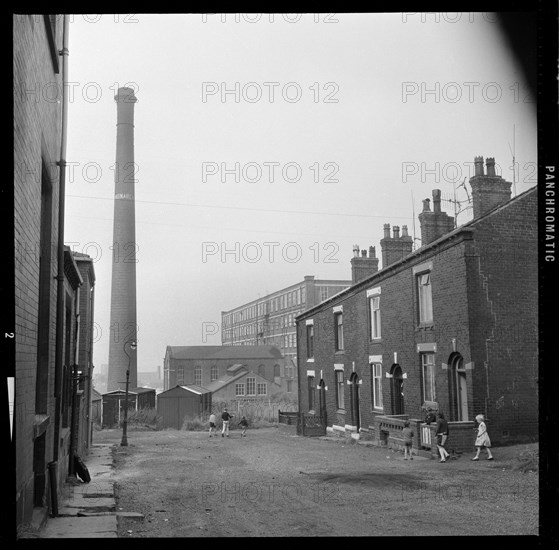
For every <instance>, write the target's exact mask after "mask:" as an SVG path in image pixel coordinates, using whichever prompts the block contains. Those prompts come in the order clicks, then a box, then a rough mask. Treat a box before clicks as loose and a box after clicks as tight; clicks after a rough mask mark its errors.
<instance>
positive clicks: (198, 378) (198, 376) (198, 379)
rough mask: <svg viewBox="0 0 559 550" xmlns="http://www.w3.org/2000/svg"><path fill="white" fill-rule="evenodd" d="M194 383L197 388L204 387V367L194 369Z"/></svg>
mask: <svg viewBox="0 0 559 550" xmlns="http://www.w3.org/2000/svg"><path fill="white" fill-rule="evenodd" d="M194 383H195V384H196V385H197V386H201V385H202V367H194Z"/></svg>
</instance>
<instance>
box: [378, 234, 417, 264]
mask: <svg viewBox="0 0 559 550" xmlns="http://www.w3.org/2000/svg"><path fill="white" fill-rule="evenodd" d="M380 246H381V248H382V267H383V268H385V267H388V266H389V265H391V264H393V263H395V262H397V261H399V260H401V259H402V258H405V257H406V256H407V255H408V254H411V252H412V250H413V239H412V238H411V237H410V236H409V235H408V226H407V225H403V226H402V235H400V228H399V227H398V226H397V225H395V226H394V227H393V228H392V237H391V236H390V224H389V223H385V224H384V238H382V239H381V240H380Z"/></svg>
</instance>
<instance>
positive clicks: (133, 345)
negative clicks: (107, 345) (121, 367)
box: [120, 340, 136, 447]
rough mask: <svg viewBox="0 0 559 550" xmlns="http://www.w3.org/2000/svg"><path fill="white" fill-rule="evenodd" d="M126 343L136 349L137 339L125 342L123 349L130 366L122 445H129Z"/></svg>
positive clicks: (125, 396) (125, 394)
mask: <svg viewBox="0 0 559 550" xmlns="http://www.w3.org/2000/svg"><path fill="white" fill-rule="evenodd" d="M126 344H130V349H132V350H134V349H136V341H135V340H130V341H128V340H127V341H126V342H124V346H123V348H122V349H123V350H124V353H126V356H127V357H128V368H127V369H126V391H125V393H124V420H123V421H122V440H121V441H120V446H121V447H128V435H127V429H128V384H129V382H130V354H129V353H128V352H127V351H126Z"/></svg>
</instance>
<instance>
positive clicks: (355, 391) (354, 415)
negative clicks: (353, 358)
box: [349, 372, 361, 432]
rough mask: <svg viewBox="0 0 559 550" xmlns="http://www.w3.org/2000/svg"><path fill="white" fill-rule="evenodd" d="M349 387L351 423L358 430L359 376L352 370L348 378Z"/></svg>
mask: <svg viewBox="0 0 559 550" xmlns="http://www.w3.org/2000/svg"><path fill="white" fill-rule="evenodd" d="M349 381H350V388H351V423H352V425H353V426H355V427H356V428H357V432H359V428H360V427H361V426H360V418H359V377H358V376H357V374H356V373H355V372H354V373H353V374H352V375H351V377H350V379H349Z"/></svg>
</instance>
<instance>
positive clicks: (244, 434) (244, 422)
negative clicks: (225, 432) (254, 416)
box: [239, 416, 248, 437]
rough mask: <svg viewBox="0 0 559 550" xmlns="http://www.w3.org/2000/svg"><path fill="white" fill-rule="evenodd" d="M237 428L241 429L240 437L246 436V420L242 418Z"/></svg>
mask: <svg viewBox="0 0 559 550" xmlns="http://www.w3.org/2000/svg"><path fill="white" fill-rule="evenodd" d="M239 426H240V427H241V428H242V430H243V431H242V432H241V437H246V436H247V428H248V420H247V419H246V418H245V417H244V416H243V417H242V418H241V420H240V422H239Z"/></svg>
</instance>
